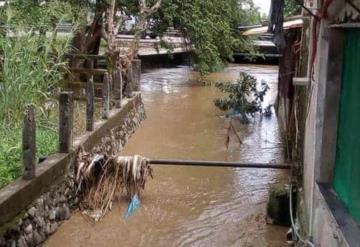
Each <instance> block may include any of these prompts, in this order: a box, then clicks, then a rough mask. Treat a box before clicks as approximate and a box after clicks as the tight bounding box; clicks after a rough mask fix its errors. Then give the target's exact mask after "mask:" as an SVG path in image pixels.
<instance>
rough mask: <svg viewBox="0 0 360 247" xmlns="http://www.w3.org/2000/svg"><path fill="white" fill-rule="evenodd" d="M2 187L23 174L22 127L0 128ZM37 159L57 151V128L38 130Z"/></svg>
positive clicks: (0, 173)
mask: <svg viewBox="0 0 360 247" xmlns="http://www.w3.org/2000/svg"><path fill="white" fill-rule="evenodd" d="M0 139H1V142H0V188H2V187H4V186H5V185H7V184H8V183H9V182H11V181H12V180H14V179H16V178H18V177H19V176H21V174H22V152H21V149H22V129H21V128H12V129H8V128H5V127H1V128H0ZM36 145H37V153H36V156H37V159H39V158H40V157H46V156H48V155H49V154H52V153H55V152H56V150H57V145H58V133H57V131H56V130H52V129H49V128H43V127H39V128H37V132H36Z"/></svg>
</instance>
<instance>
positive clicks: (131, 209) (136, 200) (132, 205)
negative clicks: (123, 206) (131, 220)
mask: <svg viewBox="0 0 360 247" xmlns="http://www.w3.org/2000/svg"><path fill="white" fill-rule="evenodd" d="M138 207H140V200H139V197H138V195H137V194H135V195H134V196H133V197H132V198H131V201H130V203H129V206H128V208H127V211H126V214H125V219H126V218H128V217H130V216H131V215H132V214H133V213H134V212H135V211H136V209H137V208H138Z"/></svg>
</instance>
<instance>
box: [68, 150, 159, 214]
mask: <svg viewBox="0 0 360 247" xmlns="http://www.w3.org/2000/svg"><path fill="white" fill-rule="evenodd" d="M75 172H76V181H77V184H78V189H77V192H78V194H79V195H80V199H81V201H80V210H81V211H82V212H83V213H84V214H85V215H87V216H89V217H90V218H92V219H94V220H95V221H98V220H100V219H101V218H102V217H104V216H105V214H106V213H107V212H108V211H109V210H111V207H112V203H113V201H114V200H115V199H117V198H120V197H121V196H122V195H126V196H128V197H129V198H132V197H133V196H134V195H140V193H141V191H142V190H144V189H145V183H146V180H147V178H148V177H149V176H150V177H151V178H152V177H153V174H152V168H151V167H150V165H149V164H148V160H147V159H146V158H144V157H141V156H139V155H135V156H133V157H122V156H111V157H107V156H105V155H95V156H91V155H90V154H89V153H87V152H85V151H84V150H83V149H81V150H80V151H79V153H78V156H77V162H76V169H75Z"/></svg>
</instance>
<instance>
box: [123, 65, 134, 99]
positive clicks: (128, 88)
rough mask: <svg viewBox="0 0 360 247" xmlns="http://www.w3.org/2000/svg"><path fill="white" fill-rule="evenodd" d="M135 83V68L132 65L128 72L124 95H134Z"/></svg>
mask: <svg viewBox="0 0 360 247" xmlns="http://www.w3.org/2000/svg"><path fill="white" fill-rule="evenodd" d="M133 83H134V77H133V69H132V66H131V65H130V66H129V67H128V69H127V72H126V87H125V92H124V95H125V96H126V97H129V98H130V97H131V96H132V92H133Z"/></svg>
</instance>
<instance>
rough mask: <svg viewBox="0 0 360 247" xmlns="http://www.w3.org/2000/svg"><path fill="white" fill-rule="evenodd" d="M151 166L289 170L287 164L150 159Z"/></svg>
mask: <svg viewBox="0 0 360 247" xmlns="http://www.w3.org/2000/svg"><path fill="white" fill-rule="evenodd" d="M148 162H149V164H152V165H169V166H203V167H228V168H260V169H265V168H266V169H285V170H286V169H290V165H288V164H283V165H282V164H269V163H239V162H225V161H205V160H165V159H158V160H155V159H150V160H149V161H148Z"/></svg>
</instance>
